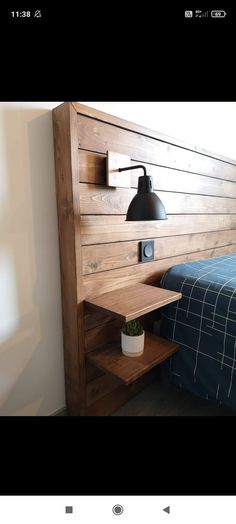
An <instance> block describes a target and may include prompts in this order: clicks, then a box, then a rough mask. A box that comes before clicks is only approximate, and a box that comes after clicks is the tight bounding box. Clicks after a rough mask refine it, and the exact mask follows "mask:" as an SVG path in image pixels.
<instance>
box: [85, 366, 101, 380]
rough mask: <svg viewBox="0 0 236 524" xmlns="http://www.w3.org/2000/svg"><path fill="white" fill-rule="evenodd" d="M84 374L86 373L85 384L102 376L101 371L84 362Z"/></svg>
mask: <svg viewBox="0 0 236 524" xmlns="http://www.w3.org/2000/svg"><path fill="white" fill-rule="evenodd" d="M85 372H86V384H88V382H91V380H94V379H95V378H98V377H100V376H101V375H103V374H104V373H103V371H101V369H98V368H97V367H95V366H93V365H92V364H90V362H85Z"/></svg>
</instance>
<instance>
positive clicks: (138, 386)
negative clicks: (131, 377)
mask: <svg viewBox="0 0 236 524" xmlns="http://www.w3.org/2000/svg"><path fill="white" fill-rule="evenodd" d="M156 375H157V370H156V368H154V369H152V370H151V371H149V373H147V374H146V375H144V376H143V377H141V378H140V379H138V380H136V381H135V382H134V383H133V384H131V385H130V386H124V385H121V386H118V387H117V388H116V389H115V390H113V391H111V392H110V393H107V394H106V395H104V396H102V397H101V398H99V399H98V400H97V401H96V402H94V403H93V404H91V405H90V406H88V407H87V410H86V412H85V415H86V416H103V417H104V416H108V415H111V413H113V412H114V411H115V410H117V409H118V408H120V407H121V406H122V405H123V404H125V402H127V401H128V400H129V399H130V398H132V397H134V396H135V395H137V394H138V393H140V391H142V390H143V389H144V388H145V387H147V386H148V385H149V384H151V383H152V382H153V381H154V380H156Z"/></svg>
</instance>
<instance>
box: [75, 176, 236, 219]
mask: <svg viewBox="0 0 236 524" xmlns="http://www.w3.org/2000/svg"><path fill="white" fill-rule="evenodd" d="M79 192H80V205H81V214H82V215H110V214H111V215H116V214H119V215H125V214H126V212H127V209H128V206H129V204H130V202H131V200H132V198H133V197H134V196H135V195H136V194H137V191H136V190H135V189H126V188H110V187H106V186H98V185H95V184H84V183H80V189H79ZM157 195H158V196H159V198H160V199H161V200H162V202H163V204H164V206H165V209H166V213H167V214H190V213H193V214H200V213H203V214H211V213H214V214H228V213H236V199H234V198H220V197H214V196H205V195H204V196H203V195H191V194H183V193H172V192H166V191H158V192H157Z"/></svg>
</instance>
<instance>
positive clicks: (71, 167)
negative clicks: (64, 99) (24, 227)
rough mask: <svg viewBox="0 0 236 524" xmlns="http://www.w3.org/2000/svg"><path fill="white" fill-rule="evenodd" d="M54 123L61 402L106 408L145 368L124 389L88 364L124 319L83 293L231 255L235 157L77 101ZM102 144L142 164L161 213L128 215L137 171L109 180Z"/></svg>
mask: <svg viewBox="0 0 236 524" xmlns="http://www.w3.org/2000/svg"><path fill="white" fill-rule="evenodd" d="M53 123H54V143H55V162H56V184H57V206H58V223H59V241H60V262H61V285H62V305H63V328H64V355H65V382H66V399H67V406H68V410H69V413H70V414H71V415H79V414H80V415H109V414H111V413H112V412H113V411H114V410H115V409H117V408H118V407H119V406H120V405H122V404H123V403H124V402H126V400H127V399H128V398H130V397H131V396H133V395H134V394H136V393H137V392H138V391H139V390H140V389H141V388H142V387H144V386H145V385H146V384H147V383H148V381H150V379H151V378H152V372H150V373H149V374H148V375H147V376H145V377H142V378H141V379H139V380H138V381H137V382H135V383H134V384H132V385H131V386H123V385H120V383H119V382H118V381H117V379H115V378H114V377H112V376H110V375H108V374H104V373H102V372H101V371H99V370H98V369H97V368H95V367H93V366H92V365H91V364H89V363H87V362H86V353H87V352H89V351H91V350H93V349H94V348H96V347H99V345H102V344H104V343H106V342H107V341H112V340H115V339H117V338H118V337H119V336H120V327H121V323H120V320H117V319H116V320H113V319H112V318H111V317H109V316H107V315H105V314H104V313H100V312H95V311H94V310H92V309H90V308H89V307H88V306H86V307H85V305H84V300H85V299H88V298H89V297H93V296H99V295H100V294H102V293H104V292H106V291H110V290H113V289H118V288H120V287H124V286H126V285H127V284H135V283H137V282H143V283H148V284H151V283H152V284H158V282H159V281H160V278H161V276H162V275H163V272H165V271H166V270H167V269H168V268H169V267H171V266H173V265H175V264H178V263H180V262H186V261H188V260H196V259H200V258H210V257H214V256H220V255H224V254H227V253H232V252H235V248H236V183H235V182H236V161H233V160H231V159H228V158H224V157H222V156H219V155H215V154H212V153H210V152H208V151H205V150H203V149H200V148H197V147H195V146H190V145H189V144H185V143H183V142H180V141H178V140H175V139H172V138H170V137H167V136H165V135H161V134H160V133H157V132H155V131H151V130H149V129H146V128H144V127H141V126H138V125H136V124H133V123H130V122H127V121H125V120H121V119H119V118H116V117H113V116H110V115H107V114H105V113H102V112H100V111H96V110H94V109H91V108H89V107H86V106H84V105H81V104H78V103H64V104H62V105H60V106H58V107H57V108H55V109H54V110H53ZM157 126H158V123H157ZM108 150H111V151H115V152H117V153H122V154H127V155H129V156H130V157H131V159H132V163H133V164H136V163H142V164H144V165H146V167H147V168H148V174H151V175H152V176H153V180H154V188H155V190H157V192H158V194H159V196H160V198H161V200H162V202H163V203H164V206H165V208H166V212H167V214H168V220H166V221H157V222H125V214H126V211H127V207H128V205H129V203H130V201H131V199H132V197H133V196H134V194H135V193H136V187H137V179H138V176H139V175H140V174H142V173H138V171H132V173H135V174H134V175H132V178H131V180H132V187H131V188H130V189H125V188H109V187H107V186H106V153H107V151H108ZM124 176H125V174H124ZM148 238H150V239H153V240H154V246H155V260H154V261H152V262H149V263H143V264H142V263H139V261H138V252H139V251H138V247H139V241H140V240H146V239H148ZM124 300H125V296H124Z"/></svg>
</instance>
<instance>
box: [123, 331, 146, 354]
mask: <svg viewBox="0 0 236 524" xmlns="http://www.w3.org/2000/svg"><path fill="white" fill-rule="evenodd" d="M144 335H145V332H143V333H142V335H138V336H137V337H130V336H129V335H125V333H123V331H121V348H122V353H123V355H125V356H126V357H140V355H142V354H143V350H144Z"/></svg>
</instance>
